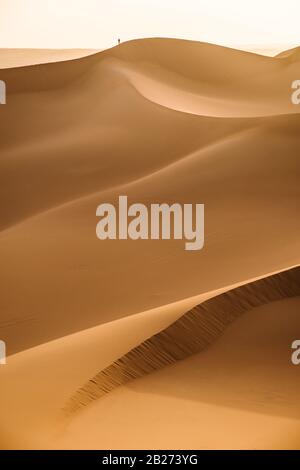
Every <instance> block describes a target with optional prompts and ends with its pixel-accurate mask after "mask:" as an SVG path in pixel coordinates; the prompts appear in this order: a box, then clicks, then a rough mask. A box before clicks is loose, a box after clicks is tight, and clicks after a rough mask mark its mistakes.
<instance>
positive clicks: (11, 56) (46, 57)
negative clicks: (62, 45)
mask: <svg viewBox="0 0 300 470" xmlns="http://www.w3.org/2000/svg"><path fill="white" fill-rule="evenodd" d="M96 52H97V51H95V50H93V49H0V69H6V68H7V69H9V68H12V67H24V66H28V65H37V64H47V63H51V62H59V61H65V60H72V59H79V58H81V57H86V56H88V55H92V54H95V53H96ZM98 52H99V51H98Z"/></svg>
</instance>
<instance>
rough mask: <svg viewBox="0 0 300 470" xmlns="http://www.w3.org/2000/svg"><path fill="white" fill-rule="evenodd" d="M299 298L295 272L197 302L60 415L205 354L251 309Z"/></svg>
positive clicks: (297, 270) (81, 393)
mask: <svg viewBox="0 0 300 470" xmlns="http://www.w3.org/2000/svg"><path fill="white" fill-rule="evenodd" d="M299 296H300V268H294V269H292V270H290V271H286V272H283V273H279V274H275V275H273V276H270V277H268V278H265V279H262V280H258V281H256V282H253V283H250V284H247V285H245V286H242V287H238V288H236V289H233V290H229V291H227V292H226V293H224V294H221V295H219V296H215V297H213V298H212V299H210V300H207V301H206V302H202V303H201V304H200V305H198V306H197V307H194V308H193V309H192V310H191V311H190V312H188V313H186V314H185V315H183V316H182V317H181V318H180V319H179V320H178V321H177V322H175V323H173V324H172V325H170V326H169V327H168V328H166V329H165V330H163V331H161V332H159V333H158V334H157V335H155V336H153V337H151V338H150V339H148V340H147V341H145V342H144V343H142V344H140V345H139V346H137V347H136V348H134V349H133V350H131V351H130V352H129V353H128V354H126V355H125V356H123V357H121V358H119V359H118V360H117V361H116V362H114V363H113V364H111V365H110V366H109V367H107V368H106V369H104V370H102V371H101V372H99V373H98V374H97V375H96V376H95V377H93V378H91V379H90V380H89V381H88V382H87V383H86V384H85V385H83V386H82V387H81V388H80V389H79V390H78V391H77V392H76V394H74V396H73V397H72V400H70V401H69V403H67V405H66V411H67V412H69V413H72V412H75V411H76V410H78V409H80V408H81V407H82V406H86V405H88V404H90V403H91V402H92V401H93V400H96V399H98V398H101V397H103V396H104V395H105V394H107V393H110V392H111V391H112V390H114V389H115V388H117V387H118V386H120V385H124V384H125V385H126V384H128V383H130V382H131V381H132V380H135V379H137V378H140V377H144V376H145V375H147V374H151V373H153V372H154V371H156V370H159V369H161V368H164V367H167V366H170V365H171V364H174V363H176V362H178V361H181V360H183V359H186V358H187V357H189V356H192V355H194V354H196V353H198V352H199V351H203V350H205V349H206V348H207V347H208V346H209V345H210V344H211V343H213V342H214V341H216V339H218V338H219V337H220V336H221V335H222V333H223V332H224V331H226V328H228V326H229V325H231V324H232V323H233V322H234V321H235V320H236V319H237V318H239V317H240V316H242V315H243V314H244V313H245V312H247V311H249V310H252V309H253V308H254V307H258V306H260V305H265V304H268V303H271V302H274V301H278V300H282V299H286V298H290V297H299Z"/></svg>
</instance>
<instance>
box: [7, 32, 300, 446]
mask: <svg viewBox="0 0 300 470" xmlns="http://www.w3.org/2000/svg"><path fill="white" fill-rule="evenodd" d="M30 57H31V56H30ZM24 60H25V59H24ZM30 60H32V58H31V59H30ZM29 63H30V61H29V59H28V62H27V64H29ZM299 64H300V62H299V57H298V56H297V54H296V55H292V56H290V55H288V57H285V56H284V57H275V58H270V57H263V56H259V55H255V54H250V53H246V52H241V51H234V50H230V49H227V48H222V47H219V46H213V45H208V44H202V43H194V42H188V41H179V40H162V39H161V40H160V39H149V40H141V41H132V42H130V43H125V44H122V45H121V46H119V47H117V48H114V49H111V50H108V51H104V52H101V53H98V54H93V55H90V56H88V57H84V58H79V59H74V60H67V61H63V62H56V63H48V64H42V65H33V66H26V67H15V68H6V69H4V68H3V69H1V70H0V79H2V80H5V81H6V84H7V90H8V96H7V105H5V106H0V124H1V125H0V133H1V135H0V137H1V138H0V201H1V202H0V204H1V207H0V210H1V218H0V229H1V232H0V259H1V268H0V281H1V282H0V286H1V287H0V312H1V313H0V336H1V339H4V340H5V341H6V342H7V348H8V353H9V355H12V354H15V353H18V354H15V355H14V356H11V357H9V365H8V366H7V367H5V368H1V370H0V380H1V382H2V383H3V384H4V385H3V386H2V384H1V388H0V390H1V391H0V393H1V394H2V398H1V402H0V411H1V413H2V416H3V418H2V419H1V425H0V426H1V429H0V439H2V441H1V442H2V443H3V444H1V445H2V446H3V447H7V446H9V445H10V446H12V447H32V446H36V447H39V446H43V445H48V446H51V445H52V446H53V445H55V444H54V442H57V441H55V440H54V437H53V434H55V431H57V432H58V430H59V432H61V433H62V434H63V431H62V429H61V427H62V426H63V423H64V421H62V418H61V416H60V412H61V410H62V409H63V407H64V405H65V403H67V402H68V399H70V398H71V397H72V396H73V394H74V393H75V392H76V390H77V389H78V388H80V387H81V386H84V384H85V383H86V382H87V381H88V380H89V379H90V378H91V377H93V375H96V374H97V373H98V372H99V371H100V370H102V369H104V368H105V367H107V366H109V364H111V363H112V362H114V361H115V360H117V359H118V358H119V357H121V356H122V355H123V354H126V353H127V352H128V351H130V350H131V349H132V348H134V347H136V346H137V345H138V344H140V343H142V342H143V341H145V340H146V339H147V338H149V337H151V336H152V335H154V334H156V333H157V332H159V331H161V330H162V329H164V328H166V327H167V326H168V325H170V324H171V323H173V322H174V321H176V320H177V319H178V318H179V317H180V316H181V315H183V314H184V313H185V312H187V311H188V310H189V309H190V308H192V307H193V306H195V305H197V304H198V303H200V302H202V301H203V300H206V299H207V298H210V297H213V296H215V295H217V294H218V293H221V292H222V291H224V290H227V289H228V288H230V287H231V286H233V287H236V286H237V285H239V284H243V283H248V282H250V281H251V280H254V279H256V278H258V277H267V276H269V275H272V274H273V273H275V272H278V271H281V270H285V269H288V268H290V267H292V266H296V265H298V264H299V252H300V251H299V245H300V242H299V240H300V238H299V233H300V222H299V217H298V215H299V209H298V207H299V196H300V194H299V193H300V189H299V151H300V135H299V125H300V116H299V114H298V107H297V106H293V105H292V104H291V99H290V98H291V83H292V81H293V80H295V79H297V78H298V77H297V73H298V72H297V71H299ZM120 194H125V195H128V197H129V201H130V202H142V203H145V204H151V203H153V202H168V203H172V202H180V203H185V202H187V203H204V204H205V207H206V213H205V220H206V229H205V248H204V249H203V250H202V251H199V252H193V253H191V252H186V251H185V250H184V243H183V242H181V241H125V242H124V241H107V242H100V241H99V240H98V239H97V238H96V234H95V229H96V223H97V219H96V216H95V214H96V208H97V206H98V205H99V204H100V203H102V202H112V203H116V202H117V199H118V196H119V195H120ZM178 302H179V303H178ZM89 329H90V330H89ZM295 335H297V331H296V330H295ZM112 338H113V341H114V344H116V345H118V347H115V346H114V347H113V348H112ZM39 345H40V346H39ZM36 346H38V348H36ZM287 347H289V345H288V346H287ZM25 350H27V351H25ZM74 357H77V358H78V360H77V363H78V364H79V363H80V366H79V365H78V367H74V366H73V364H74ZM47 365H48V367H46V366H47ZM161 374H162V375H163V371H162V372H161ZM142 380H148V379H142ZM149 380H151V379H150V378H149ZM141 383H142V381H141ZM186 383H187V385H186V386H187V388H188V387H189V379H188V378H187V382H186ZM134 386H135V385H134ZM20 390H22V392H21V393H19V391H20ZM122 390H123V391H122ZM54 391H55V393H54ZM115 393H116V394H122V393H125V392H124V389H123V388H122V389H120V390H119V391H118V392H113V394H115ZM126 393H127V392H126ZM113 394H112V396H113ZM42 396H43V397H44V399H43V400H42V399H41V397H42ZM115 396H117V395H115ZM104 400H113V398H110V397H109V398H108V397H105V398H104ZM243 400H244V399H243V398H241V401H243ZM245 402H246V403H247V397H245ZM99 403H100V402H99ZM111 403H112V402H111ZM98 406H99V410H102V405H101V404H99V405H98V403H97V405H96V404H95V405H92V406H91V408H92V407H93V408H94V407H97V410H98ZM147 406H148V405H147ZM163 406H165V405H163ZM170 406H171V405H170ZM171 408H172V407H171ZM171 408H170V409H171ZM245 408H247V406H245ZM113 409H114V407H113ZM11 410H12V411H11ZM207 412H208V411H207ZM81 413H82V417H83V419H84V420H88V419H89V418H88V417H89V416H91V415H90V413H91V412H90V411H89V410H86V411H84V412H81ZM95 416H96V415H95ZM107 416H108V415H107ZM214 416H215V418H214V419H217V418H216V414H215V415H214ZM224 416H225V415H224ZM74 419H75V418H74ZM77 419H79V418H77V417H76V420H77ZM115 419H117V417H116V416H115ZM124 419H125V418H124ZM241 419H242V418H241ZM245 419H246V418H245ZM253 419H254V420H255V416H254V417H253ZM274 419H275V418H274ZM243 420H244V418H243ZM95 422H96V421H95ZM179 422H180V420H179V421H178V423H179ZM243 422H245V421H243ZM22 423H26V427H25V426H23V425H22ZM28 423H29V424H28ZM55 423H56V424H57V426H56V424H55ZM84 423H85V424H84ZM93 423H94V422H93ZM286 425H287V426H289V423H288V422H287V423H286ZM86 426H87V421H83V423H82V441H80V435H79V434H80V433H79V431H78V430H77V431H76V432H75V431H74V433H75V434H76V438H75V437H74V446H81V445H82V446H96V447H97V446H99V445H100V444H99V441H98V444H97V443H96V442H95V441H93V439H91V440H90V441H88V438H87V440H85V437H84V433H85V430H86V429H85V427H86ZM95 426H96V424H95V425H94V424H93V426H91V429H93V430H94V433H95V436H96V437H95V440H97V436H98V434H97V432H96V430H95ZM266 426H267V424H266ZM78 429H79V428H78ZM107 429H109V435H114V436H117V431H116V429H115V424H114V423H113V424H112V427H111V428H107ZM121 429H122V427H121V428H120V435H121ZM177 429H178V427H177ZM72 432H73V431H72ZM99 433H100V430H99ZM68 435H73V434H72V433H71V434H68V433H67V434H66V437H65V438H63V439H69V438H68V437H67V436H68ZM133 435H134V433H133V434H132V436H133ZM99 436H100V434H99ZM101 436H102V435H101ZM102 437H103V436H102ZM102 437H101V439H102ZM99 439H100V437H99ZM128 439H129V441H128V442H130V439H131V436H129V437H128ZM145 439H146V435H145ZM171 440H172V439H171V437H170V444H168V445H172V443H171ZM62 442H65V443H67V444H66V445H68V446H71V447H72V446H73V443H72V438H71V437H70V440H62ZM101 442H102V444H103V443H104V442H105V440H101ZM122 442H123V441H122V439H121V440H119V439H117V438H116V440H115V445H116V447H118V446H120V445H122ZM124 442H125V441H124ZM173 442H174V446H175V447H176V445H177V444H176V442H177V441H176V439H175V440H174V441H173ZM193 442H194V441H193ZM197 442H198V441H197ZM218 442H219V441H218ZM243 442H244V445H245V446H247V445H248V443H247V440H246V438H245V440H244V441H243ZM274 442H275V441H274ZM45 443H47V444H45ZM102 444H101V445H102ZM61 445H64V444H61ZM103 445H104V444H103ZM113 445H114V444H113V442H112V443H111V445H110V447H112V446H113ZM141 445H143V444H141ZM166 445H167V443H166ZM186 445H187V447H188V444H186ZM208 445H211V446H213V445H214V444H213V443H212V441H210V444H208ZM276 445H277V444H276V443H274V446H276ZM153 446H155V443H153ZM146 447H150V445H146ZM179 447H182V446H181V445H179Z"/></svg>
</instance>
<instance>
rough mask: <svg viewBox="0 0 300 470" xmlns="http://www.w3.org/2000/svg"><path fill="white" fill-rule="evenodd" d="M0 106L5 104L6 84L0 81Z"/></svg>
mask: <svg viewBox="0 0 300 470" xmlns="http://www.w3.org/2000/svg"><path fill="white" fill-rule="evenodd" d="M0 104H6V84H5V82H4V81H3V80H0Z"/></svg>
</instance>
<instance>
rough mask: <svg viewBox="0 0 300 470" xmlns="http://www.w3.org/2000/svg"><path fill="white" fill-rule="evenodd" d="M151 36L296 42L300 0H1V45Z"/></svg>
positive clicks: (69, 44)
mask: <svg viewBox="0 0 300 470" xmlns="http://www.w3.org/2000/svg"><path fill="white" fill-rule="evenodd" d="M152 36H163V37H164V36H167V37H180V38H187V39H195V40H199V41H207V42H212V43H215V44H223V45H227V46H235V47H243V46H244V47H249V46H254V47H255V46H256V47H261V48H264V47H272V46H275V47H277V46H279V47H280V46H283V48H284V47H285V46H287V47H292V46H296V45H300V0H0V47H36V48H96V49H102V48H106V47H110V46H112V45H114V44H115V43H116V41H117V38H118V37H120V38H121V39H122V41H125V40H128V39H133V38H138V37H152Z"/></svg>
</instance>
